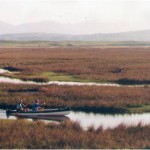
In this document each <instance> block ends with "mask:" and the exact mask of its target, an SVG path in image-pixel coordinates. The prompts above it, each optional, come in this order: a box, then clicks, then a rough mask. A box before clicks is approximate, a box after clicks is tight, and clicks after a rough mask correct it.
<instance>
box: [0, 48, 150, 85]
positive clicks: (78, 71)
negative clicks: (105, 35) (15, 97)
mask: <svg viewBox="0 0 150 150" xmlns="http://www.w3.org/2000/svg"><path fill="white" fill-rule="evenodd" d="M149 49H150V48H149V47H138V48H137V47H136V48H134V47H125V48H123V47H116V48H80V47H73V48H22V49H21V48H0V65H1V66H2V67H6V66H12V67H16V68H18V69H21V70H22V72H21V73H20V74H19V75H18V76H20V77H22V78H24V77H27V76H29V77H30V76H40V74H41V73H43V72H47V71H54V72H63V73H67V74H70V75H73V76H74V77H76V78H79V79H87V80H90V81H118V80H120V79H128V80H137V81H143V82H144V81H147V82H150V78H149V74H150V50H149Z"/></svg>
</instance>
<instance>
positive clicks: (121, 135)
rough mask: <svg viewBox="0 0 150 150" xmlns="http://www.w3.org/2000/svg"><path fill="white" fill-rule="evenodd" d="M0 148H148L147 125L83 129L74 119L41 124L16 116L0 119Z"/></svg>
mask: <svg viewBox="0 0 150 150" xmlns="http://www.w3.org/2000/svg"><path fill="white" fill-rule="evenodd" d="M0 131H1V132H0V137H1V140H0V148H1V149H7V148H11V149H12V148H15V149H18V148H24V149H26V148H27V149H37V148H38V149H40V148H41V149H55V148H56V149H58V148H64V149H65V148H67V149H70V148H74V149H75V148H77V149H80V148H84V149H86V148H88V149H96V148H98V149H101V148H136V149H137V148H138V149H139V148H140V149H142V148H150V141H149V136H150V126H145V127H142V126H141V125H138V126H136V127H127V128H126V127H125V126H123V125H120V126H119V127H117V128H115V129H107V130H102V128H101V127H100V128H99V129H97V130H96V131H95V130H94V129H93V127H90V128H89V129H88V130H87V131H84V130H83V129H82V128H81V127H80V126H79V125H78V124H77V123H72V122H70V121H69V122H63V123H61V124H58V125H56V124H52V123H51V124H45V123H44V122H40V121H38V122H28V121H22V120H21V121H20V120H15V121H11V120H0Z"/></svg>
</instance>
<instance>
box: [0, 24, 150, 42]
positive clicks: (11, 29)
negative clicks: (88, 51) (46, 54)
mask: <svg viewBox="0 0 150 150" xmlns="http://www.w3.org/2000/svg"><path fill="white" fill-rule="evenodd" d="M94 25H95V26H96V29H93V26H94ZM85 26H86V28H85ZM102 26H103V27H104V26H105V25H104V24H103V25H102ZM98 29H100V30H98ZM79 30H80V32H78V31H79ZM81 31H82V32H81ZM91 31H95V32H96V31H97V34H89V33H90V32H91ZM98 31H103V29H101V23H95V24H93V23H92V22H84V23H78V24H68V23H66V24H61V23H57V22H54V21H43V22H38V23H26V24H21V25H11V24H7V23H4V22H0V40H6V41H31V40H32V41H66V40H67V41H150V30H141V31H131V32H120V33H98ZM75 33H76V34H75ZM78 33H80V34H79V35H77V34H78ZM82 33H86V34H82Z"/></svg>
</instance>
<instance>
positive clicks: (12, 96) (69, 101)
mask: <svg viewBox="0 0 150 150" xmlns="http://www.w3.org/2000/svg"><path fill="white" fill-rule="evenodd" d="M0 87H1V89H0V106H1V108H7V107H8V108H9V107H10V106H11V107H12V105H14V106H15V104H16V103H17V101H18V100H19V99H24V102H25V103H26V104H28V105H29V107H30V106H31V104H32V103H33V102H34V100H35V99H37V98H38V99H40V100H41V101H44V102H45V103H46V105H45V107H46V108H48V106H50V107H60V106H68V107H71V108H72V109H74V110H84V111H90V110H92V111H93V110H95V111H97V112H98V111H99V112H102V111H107V112H113V111H115V110H117V111H119V112H124V111H126V112H135V110H136V112H143V111H146V112H149V111H150V109H149V105H150V101H149V98H150V97H149V93H150V88H149V87H143V88H141V87H140V88H138V87H96V86H58V85H47V86H37V85H15V84H2V83H1V84H0ZM121 110H122V111H121ZM141 110H142V111H141Z"/></svg>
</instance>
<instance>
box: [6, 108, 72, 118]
mask: <svg viewBox="0 0 150 150" xmlns="http://www.w3.org/2000/svg"><path fill="white" fill-rule="evenodd" d="M69 113H70V108H63V109H44V110H38V111H31V110H29V111H20V112H17V111H16V110H7V111H6V114H7V116H10V115H13V116H16V117H17V116H18V117H36V116H37V117H42V116H46V117H49V116H65V115H68V114H69Z"/></svg>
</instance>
